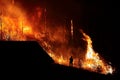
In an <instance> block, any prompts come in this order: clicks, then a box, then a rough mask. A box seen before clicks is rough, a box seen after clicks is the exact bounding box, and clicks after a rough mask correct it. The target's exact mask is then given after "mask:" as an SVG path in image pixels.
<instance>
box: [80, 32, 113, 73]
mask: <svg viewBox="0 0 120 80" xmlns="http://www.w3.org/2000/svg"><path fill="white" fill-rule="evenodd" d="M82 33H83V36H84V40H85V41H87V53H86V55H85V59H84V61H83V64H82V67H83V68H85V69H88V70H91V71H99V72H101V73H102V74H108V73H110V74H112V73H113V69H112V66H111V65H108V64H106V63H105V62H103V60H102V59H100V57H99V54H98V53H96V52H95V51H94V50H93V47H92V41H91V38H90V37H89V36H88V35H86V34H85V33H84V32H82Z"/></svg>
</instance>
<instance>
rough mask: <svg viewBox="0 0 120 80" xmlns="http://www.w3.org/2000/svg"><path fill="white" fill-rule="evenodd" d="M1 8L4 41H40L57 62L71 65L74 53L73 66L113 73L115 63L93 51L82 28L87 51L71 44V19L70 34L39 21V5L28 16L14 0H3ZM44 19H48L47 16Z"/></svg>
mask: <svg viewBox="0 0 120 80" xmlns="http://www.w3.org/2000/svg"><path fill="white" fill-rule="evenodd" d="M0 10H1V13H0V24H1V25H0V31H1V40H5V41H6V40H11V41H28V40H34V41H38V43H39V44H40V45H41V46H42V47H43V49H44V50H45V51H46V52H47V53H48V54H49V56H50V57H52V58H53V60H54V61H55V62H56V63H58V64H62V65H66V66H69V57H70V56H71V54H72V55H73V57H74V62H73V67H76V68H83V69H86V70H90V71H94V72H100V73H102V74H108V73H110V74H112V73H113V71H114V70H113V68H112V66H111V65H108V64H107V63H105V62H104V60H102V59H101V58H100V56H99V54H98V53H96V52H95V51H94V50H93V47H92V41H91V38H90V37H89V36H88V35H86V34H85V33H84V32H83V31H81V33H82V35H83V37H82V39H83V40H84V42H86V43H87V44H86V45H85V44H84V45H85V46H86V49H87V50H84V49H83V48H82V47H77V48H76V47H74V45H70V43H71V42H70V41H69V39H68V37H66V36H68V35H72V39H73V33H74V32H73V31H74V30H73V21H72V20H71V34H69V32H68V30H67V29H65V28H64V26H57V27H56V26H52V27H51V26H46V21H45V24H42V23H41V22H40V18H41V15H42V10H41V8H39V7H37V8H36V10H35V11H36V12H35V13H33V15H32V16H31V18H28V15H27V14H26V13H25V11H24V10H23V9H22V8H20V7H18V6H17V5H15V2H14V0H12V3H11V2H8V1H6V0H2V1H0ZM45 13H46V9H45ZM44 20H46V15H45V19H44ZM31 21H32V22H31ZM40 23H41V24H40ZM53 27H54V28H53ZM45 31H47V32H45ZM73 41H74V40H73ZM81 56H82V57H81Z"/></svg>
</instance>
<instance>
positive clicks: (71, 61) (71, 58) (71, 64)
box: [69, 56, 73, 66]
mask: <svg viewBox="0 0 120 80" xmlns="http://www.w3.org/2000/svg"><path fill="white" fill-rule="evenodd" d="M69 61H70V62H69V65H70V66H73V57H72V56H71V57H70V59H69Z"/></svg>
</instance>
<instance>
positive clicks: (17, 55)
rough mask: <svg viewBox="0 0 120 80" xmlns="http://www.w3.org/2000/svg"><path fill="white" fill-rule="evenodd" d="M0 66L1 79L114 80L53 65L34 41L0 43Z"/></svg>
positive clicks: (113, 77)
mask: <svg viewBox="0 0 120 80" xmlns="http://www.w3.org/2000/svg"><path fill="white" fill-rule="evenodd" d="M0 65H1V69H0V72H1V74H2V75H1V76H2V77H3V78H9V79H13V78H18V79H20V78H22V79H36V78H37V79H39V80H46V79H47V80H116V79H115V78H116V77H115V76H114V75H102V74H98V73H93V72H88V71H85V70H82V69H76V68H73V67H67V66H63V65H58V64H55V63H54V61H53V60H52V58H51V57H49V56H48V54H47V53H46V52H45V51H44V50H43V48H42V47H41V46H40V45H39V44H38V43H37V42H35V41H0Z"/></svg>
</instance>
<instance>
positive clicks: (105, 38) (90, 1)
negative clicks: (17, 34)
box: [19, 0, 119, 61]
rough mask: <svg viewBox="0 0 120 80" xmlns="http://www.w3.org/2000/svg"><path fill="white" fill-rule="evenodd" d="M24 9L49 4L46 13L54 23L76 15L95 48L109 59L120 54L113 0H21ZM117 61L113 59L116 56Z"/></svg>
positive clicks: (75, 21) (77, 25) (44, 6)
mask: <svg viewBox="0 0 120 80" xmlns="http://www.w3.org/2000/svg"><path fill="white" fill-rule="evenodd" d="M19 1H20V3H21V4H22V6H23V7H24V9H26V10H28V11H31V10H32V9H34V8H35V7H36V6H40V7H42V8H47V17H48V18H49V19H51V21H53V22H55V23H62V22H63V21H64V20H70V19H73V22H74V25H75V27H76V29H78V28H82V29H83V30H84V31H85V32H86V33H87V34H88V35H89V36H90V37H91V38H92V41H93V47H94V48H95V51H97V52H99V53H100V54H102V55H104V57H106V58H107V59H109V60H113V59H115V61H117V58H116V56H118V53H117V52H118V47H117V46H116V45H117V44H118V41H119V40H118V37H115V36H116V35H117V34H118V32H117V31H116V30H117V25H116V20H115V16H116V13H115V9H114V8H113V1H112V0H19ZM113 61H114V60H113Z"/></svg>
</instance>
